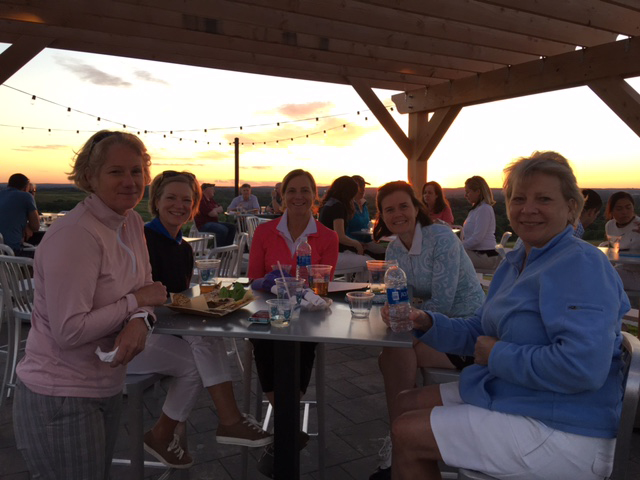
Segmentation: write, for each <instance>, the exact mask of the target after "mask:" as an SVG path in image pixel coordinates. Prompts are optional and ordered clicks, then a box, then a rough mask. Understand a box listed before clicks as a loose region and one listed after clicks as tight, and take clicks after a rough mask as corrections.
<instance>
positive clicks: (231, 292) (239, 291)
mask: <svg viewBox="0 0 640 480" xmlns="http://www.w3.org/2000/svg"><path fill="white" fill-rule="evenodd" d="M245 293H247V292H246V290H245V288H244V287H243V286H242V285H240V284H239V283H234V284H233V288H229V287H222V288H221V289H220V293H219V297H220V298H232V299H233V300H235V301H238V300H242V299H243V298H244V295H245Z"/></svg>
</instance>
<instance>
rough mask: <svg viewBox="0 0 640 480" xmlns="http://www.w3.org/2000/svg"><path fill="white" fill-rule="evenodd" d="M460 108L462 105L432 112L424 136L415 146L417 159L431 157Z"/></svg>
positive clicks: (423, 159)
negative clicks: (420, 142)
mask: <svg viewBox="0 0 640 480" xmlns="http://www.w3.org/2000/svg"><path fill="white" fill-rule="evenodd" d="M460 110H462V107H460V106H456V107H448V108H441V109H440V110H436V111H435V112H434V113H433V116H432V117H431V120H429V123H428V125H427V129H426V132H425V133H426V138H425V139H424V140H423V143H422V144H421V145H418V146H417V150H416V151H415V152H414V155H415V157H416V159H417V161H419V162H426V161H427V160H429V158H431V155H432V154H433V152H434V151H435V149H436V148H437V146H438V145H439V144H440V141H441V140H442V139H443V138H444V135H445V134H446V133H447V131H448V130H449V127H450V126H451V125H452V124H453V121H454V120H455V119H456V117H457V116H458V114H459V113H460Z"/></svg>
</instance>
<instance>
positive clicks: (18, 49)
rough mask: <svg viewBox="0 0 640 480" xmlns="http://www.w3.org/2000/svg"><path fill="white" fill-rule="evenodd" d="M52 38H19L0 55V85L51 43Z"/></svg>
mask: <svg viewBox="0 0 640 480" xmlns="http://www.w3.org/2000/svg"><path fill="white" fill-rule="evenodd" d="M52 40H53V39H52V38H46V37H30V36H21V37H19V38H18V39H16V41H15V43H13V44H12V45H11V46H10V47H9V48H7V49H6V50H5V51H4V52H3V53H2V54H1V55H0V84H3V83H4V82H6V81H7V80H8V79H9V78H10V77H11V76H12V75H13V74H14V73H16V72H17V71H18V70H20V69H21V68H22V67H24V66H25V65H26V64H27V63H28V62H29V61H30V60H31V59H32V58H33V57H35V56H36V55H38V53H40V52H41V51H42V50H44V49H45V48H46V47H47V46H48V45H49V44H51V42H52Z"/></svg>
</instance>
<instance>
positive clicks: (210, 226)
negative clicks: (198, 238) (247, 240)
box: [193, 183, 236, 247]
mask: <svg viewBox="0 0 640 480" xmlns="http://www.w3.org/2000/svg"><path fill="white" fill-rule="evenodd" d="M215 194H216V184H215V183H203V184H202V198H201V199H200V204H199V205H198V211H197V213H196V216H195V217H194V219H193V221H194V222H195V224H196V228H197V229H198V231H199V232H209V233H214V234H215V235H216V245H217V246H218V247H224V246H225V245H231V244H232V243H233V241H234V239H235V238H236V226H235V225H234V224H233V223H227V222H220V221H219V220H218V219H219V215H220V214H222V213H223V212H224V208H222V206H221V205H219V204H218V203H217V202H216V201H215V200H214V199H213V197H214V196H215Z"/></svg>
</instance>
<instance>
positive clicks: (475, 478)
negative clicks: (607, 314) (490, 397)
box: [458, 332, 640, 480]
mask: <svg viewBox="0 0 640 480" xmlns="http://www.w3.org/2000/svg"><path fill="white" fill-rule="evenodd" d="M622 360H623V365H624V369H623V373H624V396H623V398H622V412H621V414H620V426H619V427H618V435H617V437H616V448H615V453H614V456H613V470H612V472H611V476H609V477H608V478H609V480H624V479H625V477H626V474H627V469H628V466H629V452H630V449H631V437H632V435H633V426H634V423H635V418H636V411H637V409H638V400H639V399H640V340H638V339H637V338H636V337H634V336H633V335H631V334H630V333H628V332H622ZM458 479H459V480H495V479H494V477H490V476H488V475H485V474H483V473H480V472H475V471H473V470H467V469H464V468H461V469H460V470H459V472H458Z"/></svg>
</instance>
